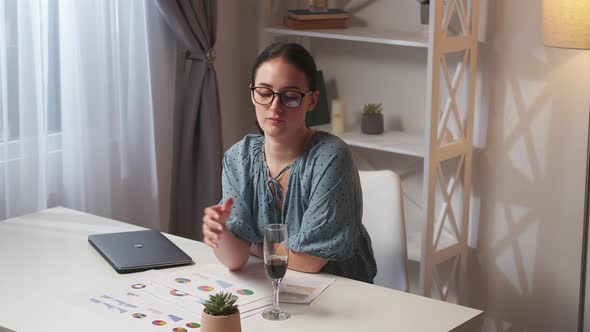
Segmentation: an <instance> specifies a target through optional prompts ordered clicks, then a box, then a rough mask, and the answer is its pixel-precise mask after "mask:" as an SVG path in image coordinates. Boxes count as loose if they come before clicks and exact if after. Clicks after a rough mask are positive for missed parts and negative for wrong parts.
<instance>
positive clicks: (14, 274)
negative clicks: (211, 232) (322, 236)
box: [0, 208, 483, 332]
mask: <svg viewBox="0 0 590 332" xmlns="http://www.w3.org/2000/svg"><path fill="white" fill-rule="evenodd" d="M135 229H140V228H139V227H137V226H133V225H129V224H125V223H121V222H117V221H114V220H110V219H105V218H100V217H97V216H93V215H89V214H84V213H81V212H77V211H73V210H69V209H64V208H54V209H49V210H44V211H41V212H38V213H34V214H30V215H26V216H23V217H19V218H14V219H8V220H5V221H1V222H0V327H6V328H9V329H11V330H15V331H18V332H27V331H38V330H43V331H79V330H84V331H107V330H108V331H132V330H133V326H134V325H128V326H127V325H125V326H124V325H121V322H120V321H119V320H116V321H115V320H109V319H105V318H104V317H102V316H101V317H98V315H97V313H96V312H93V311H90V310H88V308H87V307H84V306H79V305H75V304H74V303H76V301H75V299H76V298H79V297H80V296H81V295H80V294H82V293H88V292H91V291H93V290H101V289H108V288H109V287H111V286H112V285H114V284H118V283H120V282H121V281H122V280H133V279H134V278H137V277H138V274H128V275H120V274H117V273H116V272H115V271H114V270H113V269H112V268H111V266H110V265H108V263H107V262H106V261H105V260H104V259H103V258H102V257H101V256H100V255H99V254H98V253H97V252H96V250H94V248H92V247H91V246H90V245H89V244H88V240H87V237H88V235H89V234H96V233H108V232H117V231H129V230H135ZM168 237H169V238H170V239H171V240H172V241H173V242H174V243H176V244H177V245H178V246H179V247H180V248H181V249H182V250H184V251H185V252H186V253H187V254H188V255H189V256H191V257H192V258H193V260H194V261H195V262H196V265H193V266H191V267H179V268H176V269H178V270H179V271H180V270H182V269H186V268H192V269H194V268H195V267H198V265H199V264H205V263H215V262H216V259H215V256H214V255H213V252H212V251H211V250H210V249H209V248H208V247H207V246H206V245H204V244H203V243H201V242H197V241H193V240H188V239H184V238H180V237H177V236H173V235H168ZM282 306H284V308H285V309H286V310H288V311H289V312H291V313H292V314H293V317H292V318H291V319H289V320H287V321H283V322H269V321H266V320H264V319H262V317H260V316H259V315H255V316H252V317H249V318H246V319H244V320H243V321H242V330H243V331H244V332H250V331H272V332H276V331H297V332H301V331H324V332H329V331H359V330H364V331H421V332H424V331H474V330H477V329H478V328H479V326H480V325H481V323H482V320H483V313H482V312H481V311H479V310H475V309H471V308H467V307H462V306H458V305H454V304H450V303H446V302H441V301H437V300H432V299H429V298H425V297H421V296H416V295H413V294H409V293H404V292H398V291H394V290H391V289H387V288H383V287H379V286H374V285H369V284H365V283H361V282H357V281H354V280H349V279H345V278H337V280H336V282H335V283H334V284H332V285H331V286H330V287H329V288H328V289H327V290H326V291H325V292H324V293H322V295H320V296H319V297H318V298H317V299H315V300H314V301H313V302H312V303H311V304H310V305H296V304H284V305H282Z"/></svg>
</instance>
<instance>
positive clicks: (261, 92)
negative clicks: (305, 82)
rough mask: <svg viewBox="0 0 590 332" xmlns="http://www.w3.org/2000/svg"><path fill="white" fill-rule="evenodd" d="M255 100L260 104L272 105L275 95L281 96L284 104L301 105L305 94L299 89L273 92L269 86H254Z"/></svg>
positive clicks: (280, 98)
mask: <svg viewBox="0 0 590 332" xmlns="http://www.w3.org/2000/svg"><path fill="white" fill-rule="evenodd" d="M253 95H254V101H256V102H257V103H259V104H260V105H270V104H271V103H272V101H273V100H274V97H275V95H278V96H279V101H280V102H281V104H283V106H285V107H289V108H295V107H299V104H301V99H302V98H303V95H302V93H301V92H299V91H294V90H285V91H281V92H278V93H275V92H273V91H272V90H271V89H269V88H262V87H258V88H254V89H253Z"/></svg>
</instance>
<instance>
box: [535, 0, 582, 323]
mask: <svg viewBox="0 0 590 332" xmlns="http://www.w3.org/2000/svg"><path fill="white" fill-rule="evenodd" d="M543 43H544V44H545V45H547V46H552V47H559V48H573V49H590V0H543ZM589 158H590V113H589V119H588V143H587V151H586V188H585V195H584V220H583V225H584V226H583V233H582V261H581V266H580V297H579V301H580V302H579V304H578V331H583V329H584V306H585V302H586V299H585V297H586V264H587V258H588V257H587V251H588V199H589V198H590V193H589V191H590V159H589Z"/></svg>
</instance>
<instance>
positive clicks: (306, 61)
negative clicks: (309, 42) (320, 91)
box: [250, 43, 317, 91]
mask: <svg viewBox="0 0 590 332" xmlns="http://www.w3.org/2000/svg"><path fill="white" fill-rule="evenodd" d="M276 58H281V59H283V60H285V61H286V62H287V63H289V64H292V65H293V66H295V67H297V69H299V70H301V71H302V72H303V73H304V74H305V76H306V77H307V85H308V87H309V90H312V91H313V90H316V85H315V75H316V71H317V68H316V65H315V61H314V60H313V57H312V56H311V54H309V52H308V51H307V50H306V49H305V48H304V47H303V46H301V45H299V44H296V43H273V44H270V45H269V46H267V47H266V48H265V49H264V51H262V52H261V53H260V55H258V58H256V62H255V63H254V66H253V67H252V74H251V76H250V83H251V84H252V85H254V80H255V79H256V71H257V70H258V68H259V67H260V66H261V65H262V64H263V63H264V62H266V61H269V60H272V59H276Z"/></svg>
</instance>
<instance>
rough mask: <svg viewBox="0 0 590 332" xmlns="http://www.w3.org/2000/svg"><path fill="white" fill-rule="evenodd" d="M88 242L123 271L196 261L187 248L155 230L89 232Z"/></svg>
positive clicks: (120, 271)
mask: <svg viewBox="0 0 590 332" xmlns="http://www.w3.org/2000/svg"><path fill="white" fill-rule="evenodd" d="M88 242H89V243H90V244H91V245H92V246H93V247H94V248H95V249H96V250H97V251H98V252H99V253H100V254H101V255H102V257H104V258H105V259H106V260H107V261H108V262H109V264H111V266H112V267H113V268H114V269H115V270H116V271H117V272H119V273H129V272H138V271H145V270H149V269H158V268H165V267H173V266H180V265H187V264H192V263H193V260H192V259H191V258H190V257H189V256H188V255H187V254H186V253H184V251H182V250H180V248H178V247H177V246H176V245H175V244H174V243H172V241H170V240H168V238H167V237H165V236H164V235H162V233H160V232H158V231H155V230H145V231H133V232H122V233H107V234H95V235H89V236H88Z"/></svg>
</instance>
